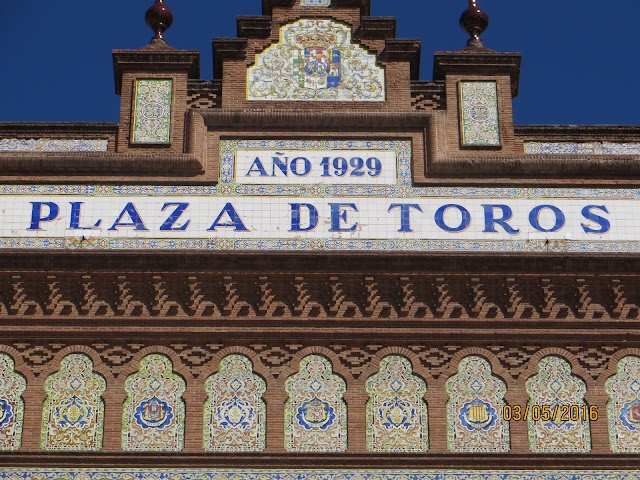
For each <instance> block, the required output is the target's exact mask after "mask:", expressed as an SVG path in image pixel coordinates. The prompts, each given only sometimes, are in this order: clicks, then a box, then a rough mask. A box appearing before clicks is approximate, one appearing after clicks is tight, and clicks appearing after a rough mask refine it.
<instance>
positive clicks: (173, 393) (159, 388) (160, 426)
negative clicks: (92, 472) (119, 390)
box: [122, 353, 186, 451]
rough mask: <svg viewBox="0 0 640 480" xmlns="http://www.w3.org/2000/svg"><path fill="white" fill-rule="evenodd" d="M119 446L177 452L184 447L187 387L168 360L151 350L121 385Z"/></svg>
mask: <svg viewBox="0 0 640 480" xmlns="http://www.w3.org/2000/svg"><path fill="white" fill-rule="evenodd" d="M124 388H125V392H126V393H127V399H126V400H125V402H124V407H123V417H122V448H123V450H128V451H180V450H182V449H183V448H184V427H185V404H184V400H183V398H182V395H183V394H184V392H185V390H186V384H185V381H184V379H183V378H182V377H181V376H180V375H178V374H177V373H175V372H174V369H173V364H172V362H171V360H170V359H169V358H168V357H166V356H165V355H161V354H158V353H153V354H150V355H147V356H145V357H144V358H142V360H140V368H139V370H138V372H136V373H134V374H132V375H130V376H129V377H127V379H126V380H125V384H124Z"/></svg>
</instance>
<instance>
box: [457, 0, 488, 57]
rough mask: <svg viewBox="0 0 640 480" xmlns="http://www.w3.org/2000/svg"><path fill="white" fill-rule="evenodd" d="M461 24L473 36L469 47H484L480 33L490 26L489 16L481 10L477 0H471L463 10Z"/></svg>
mask: <svg viewBox="0 0 640 480" xmlns="http://www.w3.org/2000/svg"><path fill="white" fill-rule="evenodd" d="M460 26H461V27H462V29H463V30H464V31H465V32H467V33H468V34H469V36H470V37H471V38H469V41H468V42H467V47H471V48H482V47H484V44H483V43H482V40H480V35H482V32H484V31H485V30H486V29H487V27H488V26H489V16H488V15H487V14H486V13H484V12H483V11H482V10H480V7H478V2H477V0H469V8H467V9H466V10H465V11H464V12H462V16H461V17H460Z"/></svg>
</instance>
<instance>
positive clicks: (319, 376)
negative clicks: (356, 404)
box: [284, 355, 347, 452]
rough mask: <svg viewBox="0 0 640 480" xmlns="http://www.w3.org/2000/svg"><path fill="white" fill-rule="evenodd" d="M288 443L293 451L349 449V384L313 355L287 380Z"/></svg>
mask: <svg viewBox="0 0 640 480" xmlns="http://www.w3.org/2000/svg"><path fill="white" fill-rule="evenodd" d="M285 390H286V392H287V395H288V396H289V397H288V399H287V402H286V403H285V406H284V443H285V449H286V450H287V451H289V452H344V451H345V450H346V449H347V405H346V403H345V402H344V400H343V398H342V397H343V395H344V393H345V392H346V390H347V386H346V383H345V381H344V380H343V379H342V378H340V377H339V376H338V375H335V374H333V370H332V366H331V362H330V361H329V360H327V359H326V358H325V357H322V356H320V355H309V356H308V357H305V358H303V359H302V361H301V362H300V369H299V371H298V373H296V374H294V375H292V376H291V377H289V378H287V381H286V382H285Z"/></svg>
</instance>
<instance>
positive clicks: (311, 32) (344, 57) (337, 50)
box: [247, 19, 386, 102]
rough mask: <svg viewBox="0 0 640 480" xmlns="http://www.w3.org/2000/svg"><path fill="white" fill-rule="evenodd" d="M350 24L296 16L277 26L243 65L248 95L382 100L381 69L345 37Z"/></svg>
mask: <svg viewBox="0 0 640 480" xmlns="http://www.w3.org/2000/svg"><path fill="white" fill-rule="evenodd" d="M351 42H352V39H351V28H350V27H349V26H348V25H345V24H342V23H338V22H335V21H333V20H328V19H302V20H298V21H297V22H294V23H291V24H289V25H285V26H283V27H282V28H281V29H280V41H279V42H278V43H277V44H275V45H272V46H270V47H269V48H267V49H266V50H265V51H264V52H262V53H259V54H258V55H257V56H256V62H255V64H254V65H253V66H251V67H249V69H248V70H247V98H248V99H249V100H287V101H300V100H312V101H357V102H382V101H384V100H385V88H386V87H385V74H384V70H383V69H382V68H381V67H379V66H377V65H376V58H375V56H374V55H371V54H369V53H368V52H367V51H366V50H364V49H363V48H362V47H360V46H359V45H357V44H353V43H351Z"/></svg>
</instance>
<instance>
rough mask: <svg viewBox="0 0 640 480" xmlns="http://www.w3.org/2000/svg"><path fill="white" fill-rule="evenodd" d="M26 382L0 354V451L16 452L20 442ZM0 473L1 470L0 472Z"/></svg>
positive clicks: (2, 354)
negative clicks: (23, 395)
mask: <svg viewBox="0 0 640 480" xmlns="http://www.w3.org/2000/svg"><path fill="white" fill-rule="evenodd" d="M26 388H27V382H26V380H25V379H24V378H23V377H22V375H20V374H19V373H16V371H15V363H14V362H13V359H12V358H11V357H10V356H9V355H5V354H4V353H0V451H3V450H4V451H7V450H17V449H18V448H20V442H21V440H22V421H23V418H24V401H23V400H22V394H23V393H24V391H25V389H26ZM0 471H1V470H0Z"/></svg>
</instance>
